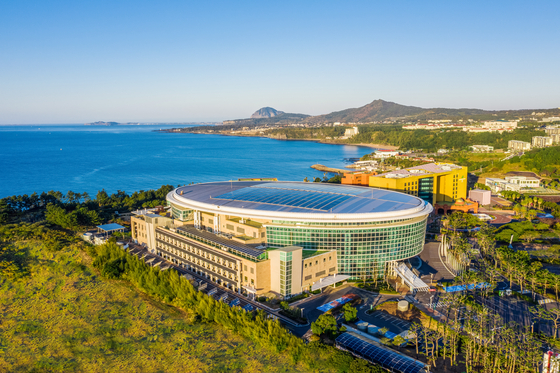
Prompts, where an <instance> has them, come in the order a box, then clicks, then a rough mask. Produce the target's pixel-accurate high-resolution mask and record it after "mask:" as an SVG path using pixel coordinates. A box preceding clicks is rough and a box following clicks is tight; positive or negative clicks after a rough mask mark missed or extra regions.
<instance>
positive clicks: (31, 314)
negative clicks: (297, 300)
mask: <svg viewBox="0 0 560 373" xmlns="http://www.w3.org/2000/svg"><path fill="white" fill-rule="evenodd" d="M16 245H17V246H15V248H16V249H17V251H18V252H19V253H20V254H21V255H23V256H25V257H26V260H25V265H26V266H27V269H28V272H29V274H28V275H26V276H23V277H21V278H19V279H18V280H15V279H6V278H2V277H0V312H1V315H2V317H1V318H0V371H2V372H53V371H55V372H56V371H59V372H73V371H76V372H172V371H173V372H299V371H305V369H304V368H303V366H302V365H297V366H296V365H294V364H293V363H292V362H291V360H290V359H289V358H287V357H285V356H283V355H280V354H277V353H275V352H272V351H269V350H268V349H265V348H260V347H258V346H256V345H255V344H254V343H252V342H250V341H247V340H245V339H243V338H242V337H240V336H238V335H235V334H233V333H230V332H228V331H226V330H225V329H223V328H221V327H220V326H218V325H216V324H205V323H204V324H201V323H197V322H194V320H193V317H192V315H189V314H187V313H185V312H183V311H180V310H178V309H176V308H173V307H170V306H168V305H165V304H162V303H160V302H157V301H154V300H153V299H151V298H150V297H148V296H145V295H144V294H142V293H140V292H138V291H137V290H135V289H134V288H132V287H131V286H130V285H129V283H128V282H124V281H109V280H105V279H103V278H101V277H100V276H98V275H97V274H96V272H95V271H94V270H92V269H91V268H92V267H91V266H90V264H91V263H90V258H89V256H88V255H87V254H85V253H84V252H82V251H80V250H79V249H78V248H76V245H75V244H74V245H72V246H70V247H66V248H64V249H63V250H61V251H58V252H49V251H47V250H45V248H44V247H43V245H41V244H40V243H37V242H33V241H31V242H20V243H18V244H16Z"/></svg>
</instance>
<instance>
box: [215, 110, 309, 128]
mask: <svg viewBox="0 0 560 373" xmlns="http://www.w3.org/2000/svg"><path fill="white" fill-rule="evenodd" d="M307 117H309V115H307V114H294V113H284V112H283V111H278V110H276V109H273V108H271V107H263V108H261V109H259V110H257V111H255V113H254V114H253V115H251V118H247V119H233V120H224V121H223V122H222V124H223V125H243V126H260V125H267V124H290V123H301V122H304V121H305V119H306V118H307Z"/></svg>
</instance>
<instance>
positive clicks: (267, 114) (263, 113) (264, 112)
mask: <svg viewBox="0 0 560 373" xmlns="http://www.w3.org/2000/svg"><path fill="white" fill-rule="evenodd" d="M280 114H285V113H284V112H283V111H278V110H276V109H273V108H271V107H268V106H267V107H263V108H260V109H259V110H257V111H255V112H254V113H253V115H251V118H252V119H259V118H272V117H275V116H278V115H280Z"/></svg>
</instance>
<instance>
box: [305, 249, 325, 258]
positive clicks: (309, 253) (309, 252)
mask: <svg viewBox="0 0 560 373" xmlns="http://www.w3.org/2000/svg"><path fill="white" fill-rule="evenodd" d="M326 252H327V251H321V250H313V251H312V250H302V252H301V256H302V258H303V259H307V258H311V257H312V256H315V255H319V254H324V253H326Z"/></svg>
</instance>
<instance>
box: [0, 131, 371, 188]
mask: <svg viewBox="0 0 560 373" xmlns="http://www.w3.org/2000/svg"><path fill="white" fill-rule="evenodd" d="M165 128H171V127H165V126H161V125H156V126H133V125H131V126H115V127H104V126H84V125H34V126H0V198H2V197H6V196H10V195H18V194H31V193H33V192H37V193H41V192H43V191H49V190H59V191H61V192H63V193H66V192H67V191H69V190H71V191H73V192H77V193H82V192H88V193H89V194H90V195H92V194H95V193H97V191H98V190H101V189H105V191H107V192H108V193H113V192H116V191H117V190H124V191H126V192H128V193H131V192H134V191H137V190H146V189H153V188H159V187H160V186H161V185H163V184H172V185H184V184H189V183H192V182H195V183H200V182H209V181H221V180H237V179H238V178H249V177H250V178H253V177H276V178H278V179H279V180H283V181H284V180H286V181H287V180H289V181H294V180H295V181H302V180H303V179H304V178H305V177H307V178H311V177H321V178H322V177H323V173H322V172H319V171H316V170H314V169H311V168H310V166H311V165H312V164H315V163H320V164H323V165H325V166H330V167H337V168H343V167H344V166H345V165H348V164H349V163H350V161H349V159H351V158H359V157H361V156H363V155H365V154H368V153H371V152H372V151H373V149H371V148H366V147H360V146H347V145H329V144H320V143H315V142H310V141H279V140H272V139H268V138H259V137H233V136H220V135H199V134H183V133H165V132H154V131H155V130H158V129H165ZM331 176H332V175H331Z"/></svg>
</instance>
